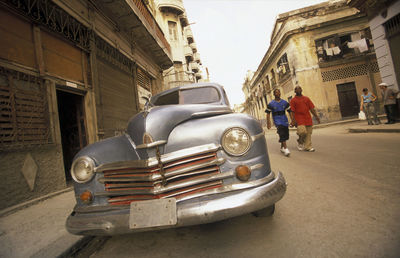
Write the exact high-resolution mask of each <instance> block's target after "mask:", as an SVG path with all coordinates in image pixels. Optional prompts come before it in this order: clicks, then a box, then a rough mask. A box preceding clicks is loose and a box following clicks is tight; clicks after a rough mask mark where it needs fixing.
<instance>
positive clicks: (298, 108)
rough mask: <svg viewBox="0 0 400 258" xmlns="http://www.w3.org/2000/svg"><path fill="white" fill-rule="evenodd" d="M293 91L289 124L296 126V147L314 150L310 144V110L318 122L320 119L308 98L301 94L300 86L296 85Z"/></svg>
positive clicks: (311, 127) (311, 123)
mask: <svg viewBox="0 0 400 258" xmlns="http://www.w3.org/2000/svg"><path fill="white" fill-rule="evenodd" d="M294 92H295V93H296V96H295V97H294V98H292V100H291V101H290V109H291V111H292V112H291V113H290V114H291V116H292V123H291V125H295V126H297V135H298V136H299V139H298V140H297V142H298V145H297V148H298V149H299V150H300V151H303V150H304V151H310V152H313V151H315V149H314V148H313V147H312V144H311V134H312V129H313V122H312V118H311V115H310V112H311V113H312V114H313V116H314V117H315V119H316V120H317V122H318V123H320V119H319V117H318V115H317V112H315V109H314V108H315V107H314V104H313V103H312V101H311V100H310V98H308V97H306V96H303V94H302V92H303V89H302V88H301V87H300V86H296V87H295V88H294ZM293 114H294V116H293Z"/></svg>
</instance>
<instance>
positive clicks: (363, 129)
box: [264, 115, 400, 134]
mask: <svg viewBox="0 0 400 258" xmlns="http://www.w3.org/2000/svg"><path fill="white" fill-rule="evenodd" d="M380 120H381V123H382V124H380V125H368V123H367V121H360V120H359V119H358V118H354V119H347V120H341V121H335V122H329V123H323V124H314V125H313V129H319V128H324V127H329V126H335V125H346V124H347V125H348V128H347V131H348V132H349V133H400V122H397V123H395V124H385V123H386V116H383V115H381V116H380ZM273 128H274V127H273ZM289 130H290V131H296V130H297V129H296V128H295V127H292V128H289ZM264 131H265V132H266V133H271V134H275V133H276V132H275V130H268V129H267V127H265V126H264Z"/></svg>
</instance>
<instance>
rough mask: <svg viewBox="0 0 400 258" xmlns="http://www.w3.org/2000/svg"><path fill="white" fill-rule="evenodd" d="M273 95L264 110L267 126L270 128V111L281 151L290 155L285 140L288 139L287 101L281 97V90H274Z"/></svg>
mask: <svg viewBox="0 0 400 258" xmlns="http://www.w3.org/2000/svg"><path fill="white" fill-rule="evenodd" d="M274 97H275V99H273V100H272V101H271V102H270V103H268V105H267V109H266V110H265V112H266V113H267V128H268V129H271V113H272V119H273V120H274V124H275V126H276V129H277V133H278V135H279V142H280V143H281V152H282V153H283V154H284V155H285V156H287V157H288V156H289V155H290V151H289V149H288V147H287V144H286V141H287V140H289V121H288V119H287V116H286V113H285V111H287V112H288V113H289V114H290V112H291V110H290V105H289V103H288V102H287V101H286V100H284V99H281V91H280V90H279V89H275V90H274Z"/></svg>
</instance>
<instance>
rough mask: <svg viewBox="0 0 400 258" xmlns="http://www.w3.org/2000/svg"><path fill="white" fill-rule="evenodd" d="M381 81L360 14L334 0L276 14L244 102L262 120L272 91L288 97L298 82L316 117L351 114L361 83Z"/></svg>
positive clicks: (372, 88) (355, 109)
mask: <svg viewBox="0 0 400 258" xmlns="http://www.w3.org/2000/svg"><path fill="white" fill-rule="evenodd" d="M380 82H381V77H380V74H379V67H378V63H377V60H376V55H375V48H374V41H373V39H372V35H371V31H370V29H369V24H368V19H367V17H366V15H365V14H362V13H360V12H359V11H358V10H357V9H356V8H351V7H349V6H348V5H347V1H344V0H335V1H328V2H324V3H321V4H318V5H313V6H310V7H306V8H302V9H298V10H294V11H290V12H287V13H283V14H280V15H279V16H278V18H277V20H276V22H275V26H274V30H273V32H272V36H271V40H270V47H269V49H268V51H267V52H266V54H265V55H264V57H263V59H262V61H261V63H260V65H259V67H258V69H257V71H256V72H255V74H254V76H253V77H252V79H251V81H250V82H249V83H248V84H249V89H250V93H249V94H248V95H249V99H246V103H247V104H248V105H249V107H247V108H246V110H251V113H250V114H252V115H253V116H255V117H256V118H258V119H260V120H262V119H264V117H265V113H264V110H265V107H266V104H267V103H268V102H269V101H271V100H272V99H273V94H272V91H273V90H274V89H280V90H281V93H282V98H284V99H286V100H289V101H290V100H291V98H292V97H293V96H294V87H295V86H297V85H299V86H301V87H302V88H303V94H304V95H306V96H309V97H310V98H311V99H312V101H313V102H314V104H315V106H316V111H317V112H318V114H319V116H320V118H321V120H322V121H335V120H341V119H344V118H349V117H354V116H356V115H357V114H358V112H359V101H360V100H359V96H360V94H361V90H362V89H363V88H368V89H369V90H370V91H372V92H374V93H375V94H377V85H378V84H379V83H380Z"/></svg>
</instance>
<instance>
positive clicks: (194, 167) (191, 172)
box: [96, 145, 225, 205]
mask: <svg viewBox="0 0 400 258" xmlns="http://www.w3.org/2000/svg"><path fill="white" fill-rule="evenodd" d="M218 148H219V146H215V145H212V146H211V147H210V146H209V145H207V146H204V147H203V148H192V149H191V150H189V151H188V152H186V153H185V152H182V151H179V152H177V153H176V154H175V155H171V154H168V155H164V156H162V157H161V162H162V167H163V174H164V177H163V175H161V173H160V167H161V166H160V164H157V163H158V162H152V161H149V162H146V163H143V162H141V163H140V162H138V161H136V162H135V161H132V162H125V164H124V166H121V165H120V164H117V163H116V164H114V165H112V166H110V165H107V167H104V168H99V171H98V172H102V173H103V177H102V178H100V179H99V182H101V183H103V184H104V187H105V191H104V192H97V193H96V195H97V196H107V197H108V203H109V204H110V205H129V204H130V203H131V202H134V201H142V200H151V199H159V198H167V197H176V198H179V197H183V196H188V195H191V194H195V193H198V192H201V191H205V190H209V189H213V188H218V187H220V186H222V179H223V178H224V177H225V176H224V175H222V174H221V172H220V168H219V166H220V165H221V164H222V163H223V162H224V161H225V160H224V159H222V158H218V157H217V150H218ZM194 150H197V151H199V152H197V153H196V152H194ZM184 153H185V154H184ZM183 154H184V155H183ZM171 156H173V158H171Z"/></svg>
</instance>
